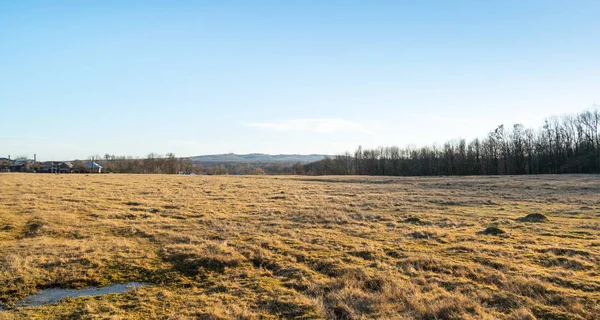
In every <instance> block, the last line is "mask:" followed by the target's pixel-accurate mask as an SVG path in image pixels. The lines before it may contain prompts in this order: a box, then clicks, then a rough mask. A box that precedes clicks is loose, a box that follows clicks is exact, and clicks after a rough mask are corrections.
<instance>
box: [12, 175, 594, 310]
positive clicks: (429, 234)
mask: <svg viewBox="0 0 600 320" xmlns="http://www.w3.org/2000/svg"><path fill="white" fill-rule="evenodd" d="M598 194H600V178H597V177H595V176H538V177H510V178H507V177H477V178H474V177H461V178H389V177H386V178H367V177H364V178H363V177H336V178H334V177H319V178H311V177H293V176H290V177H286V176H279V177H216V176H211V177H205V176H164V175H163V176H161V175H87V176H85V175H33V174H0V305H3V306H4V307H5V309H7V310H5V311H0V319H3V318H6V319H15V318H16V319H30V318H41V319H52V318H55V319H62V318H84V319H97V318H113V319H123V318H131V319H149V318H153V319H155V318H158V319H198V318H199V319H265V318H266V319H269V318H271V319H276V318H295V319H323V318H329V319H373V318H381V319H498V318H500V319H597V318H598V317H599V316H600V307H599V306H600V281H599V280H598V276H599V275H600V267H599V265H600V259H599V258H600V244H599V242H598V240H597V239H598V236H599V235H600V228H599V227H598V219H599V218H600V199H599V198H598ZM527 212H536V213H534V214H528V215H525V213H527ZM572 212H577V213H578V214H571V213H572ZM548 217H550V218H548ZM533 222H535V223H533ZM540 222H543V223H540ZM126 281H139V282H146V283H149V284H150V285H149V286H147V287H143V288H139V289H136V290H133V291H131V292H127V293H125V294H122V295H107V296H102V297H83V298H77V299H68V300H65V301H62V302H61V303H59V304H56V305H50V306H43V307H28V308H17V307H15V302H16V301H18V300H19V299H21V298H23V297H25V296H27V295H29V294H31V293H33V292H35V291H36V290H39V289H43V288H52V287H61V288H80V287H84V286H89V285H106V284H110V283H115V282H126Z"/></svg>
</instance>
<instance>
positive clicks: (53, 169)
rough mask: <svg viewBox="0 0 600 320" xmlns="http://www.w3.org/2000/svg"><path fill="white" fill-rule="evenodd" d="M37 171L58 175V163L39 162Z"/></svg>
mask: <svg viewBox="0 0 600 320" xmlns="http://www.w3.org/2000/svg"><path fill="white" fill-rule="evenodd" d="M38 171H39V172H42V173H58V163H56V162H52V161H45V162H41V163H40V168H39V170H38Z"/></svg>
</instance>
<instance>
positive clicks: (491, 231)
mask: <svg viewBox="0 0 600 320" xmlns="http://www.w3.org/2000/svg"><path fill="white" fill-rule="evenodd" d="M505 233H506V232H505V231H504V230H502V229H500V228H498V227H493V226H492V227H487V228H486V229H485V230H483V231H481V232H479V234H485V235H491V236H499V235H501V234H505Z"/></svg>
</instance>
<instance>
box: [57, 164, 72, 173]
mask: <svg viewBox="0 0 600 320" xmlns="http://www.w3.org/2000/svg"><path fill="white" fill-rule="evenodd" d="M73 167H74V166H73V164H72V163H70V162H68V161H67V162H61V163H59V164H58V165H57V170H58V173H72V172H73Z"/></svg>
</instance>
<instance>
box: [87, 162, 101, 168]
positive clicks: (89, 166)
mask: <svg viewBox="0 0 600 320" xmlns="http://www.w3.org/2000/svg"><path fill="white" fill-rule="evenodd" d="M86 167H87V168H88V169H102V166H101V165H99V164H97V163H95V162H88V163H87V164H86Z"/></svg>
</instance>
